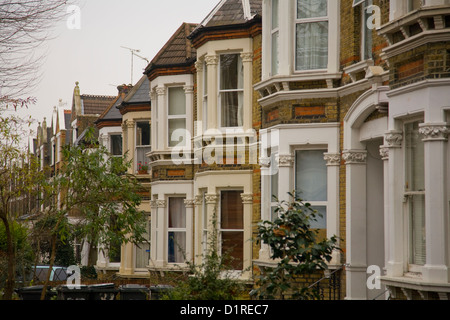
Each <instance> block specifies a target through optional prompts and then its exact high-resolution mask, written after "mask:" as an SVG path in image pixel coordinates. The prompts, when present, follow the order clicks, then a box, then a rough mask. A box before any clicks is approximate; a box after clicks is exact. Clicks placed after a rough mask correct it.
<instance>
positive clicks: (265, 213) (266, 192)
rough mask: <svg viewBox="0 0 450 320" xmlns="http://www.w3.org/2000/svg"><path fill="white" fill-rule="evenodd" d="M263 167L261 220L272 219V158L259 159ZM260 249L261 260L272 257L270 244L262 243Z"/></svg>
mask: <svg viewBox="0 0 450 320" xmlns="http://www.w3.org/2000/svg"><path fill="white" fill-rule="evenodd" d="M259 165H260V167H261V221H270V210H271V209H270V202H271V198H272V195H271V194H270V178H271V176H270V158H268V157H261V158H260V159H259ZM260 245H261V247H260V249H259V258H258V259H259V260H269V259H270V249H269V245H268V244H266V243H261V244H260Z"/></svg>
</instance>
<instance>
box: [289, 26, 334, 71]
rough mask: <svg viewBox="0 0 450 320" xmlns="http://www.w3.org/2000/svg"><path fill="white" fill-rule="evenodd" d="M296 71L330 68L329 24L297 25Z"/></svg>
mask: <svg viewBox="0 0 450 320" xmlns="http://www.w3.org/2000/svg"><path fill="white" fill-rule="evenodd" d="M296 46H297V50H296V70H312V69H325V68H327V66H328V22H311V23H299V24H297V44H296Z"/></svg>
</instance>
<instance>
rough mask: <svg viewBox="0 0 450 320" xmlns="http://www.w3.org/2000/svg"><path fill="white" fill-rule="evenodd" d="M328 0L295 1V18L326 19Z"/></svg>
mask: <svg viewBox="0 0 450 320" xmlns="http://www.w3.org/2000/svg"><path fill="white" fill-rule="evenodd" d="M327 3H328V0H297V18H298V19H305V18H317V17H326V16H327V15H328V9H327Z"/></svg>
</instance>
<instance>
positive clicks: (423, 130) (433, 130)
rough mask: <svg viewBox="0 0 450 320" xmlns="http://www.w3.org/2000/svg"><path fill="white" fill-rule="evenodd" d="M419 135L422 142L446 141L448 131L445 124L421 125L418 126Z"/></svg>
mask: <svg viewBox="0 0 450 320" xmlns="http://www.w3.org/2000/svg"><path fill="white" fill-rule="evenodd" d="M419 133H420V134H421V135H422V136H423V141H433V140H436V141H447V137H448V133H449V129H448V127H447V124H446V123H422V124H420V125H419Z"/></svg>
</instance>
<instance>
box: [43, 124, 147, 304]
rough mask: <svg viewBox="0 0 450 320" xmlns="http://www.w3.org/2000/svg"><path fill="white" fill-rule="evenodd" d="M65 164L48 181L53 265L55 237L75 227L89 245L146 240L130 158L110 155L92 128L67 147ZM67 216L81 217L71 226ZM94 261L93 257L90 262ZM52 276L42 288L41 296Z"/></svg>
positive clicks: (64, 235)
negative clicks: (82, 139) (79, 139)
mask: <svg viewBox="0 0 450 320" xmlns="http://www.w3.org/2000/svg"><path fill="white" fill-rule="evenodd" d="M63 159H64V165H63V166H62V168H61V169H60V171H59V172H57V173H55V176H54V177H53V178H52V179H51V180H49V182H48V184H49V185H51V187H50V188H49V189H48V190H51V192H50V194H51V196H52V199H53V200H52V201H50V202H49V206H48V208H47V210H46V211H45V214H44V215H43V217H42V218H43V219H50V218H51V219H52V220H53V226H54V227H53V229H52V230H51V236H52V238H51V244H52V246H51V255H50V267H52V266H53V264H54V262H55V258H56V244H57V241H58V240H60V241H63V242H64V241H66V240H67V239H69V237H70V231H71V230H72V229H75V230H76V231H75V232H77V233H78V235H79V236H80V237H82V238H83V239H85V241H87V243H88V244H89V245H95V246H97V245H100V246H101V247H103V248H106V249H108V248H110V247H111V246H113V245H114V244H116V243H133V244H136V245H138V244H139V243H142V242H144V241H146V240H145V238H144V234H145V232H146V230H145V219H146V217H145V213H144V212H143V211H141V210H139V209H138V207H139V205H140V203H141V196H140V193H141V192H142V191H143V188H142V186H141V185H140V184H139V182H138V181H137V180H136V178H135V177H134V176H133V175H130V174H127V173H126V172H127V169H128V168H129V167H130V165H131V162H126V160H124V159H126V157H123V158H114V157H111V155H110V153H109V152H108V151H107V149H106V147H104V146H101V145H99V144H98V141H97V140H96V139H95V137H94V129H93V128H90V130H88V132H87V134H86V136H85V140H84V143H83V144H80V145H76V146H67V147H65V148H63ZM67 216H71V217H73V218H74V219H76V220H77V222H76V223H75V224H74V225H72V224H71V223H69V220H68V219H67ZM93 263H94V261H89V264H90V265H92V264H93ZM48 280H49V279H47V282H46V284H45V285H44V290H43V291H42V298H44V297H45V291H46V287H47V284H48Z"/></svg>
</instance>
